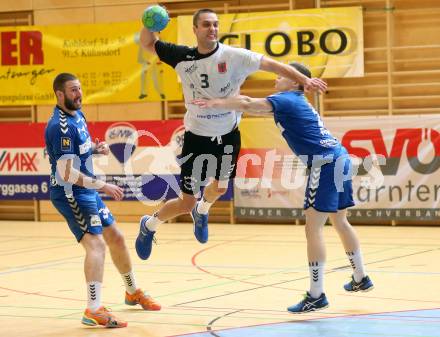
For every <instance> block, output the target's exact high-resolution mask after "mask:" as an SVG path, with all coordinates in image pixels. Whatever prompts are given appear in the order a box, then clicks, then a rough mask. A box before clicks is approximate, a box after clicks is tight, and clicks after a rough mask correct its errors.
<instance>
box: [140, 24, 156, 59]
mask: <svg viewBox="0 0 440 337" xmlns="http://www.w3.org/2000/svg"><path fill="white" fill-rule="evenodd" d="M157 40H159V38H158V37H157V36H156V34H154V33H153V32H150V31H149V30H148V29H147V28H145V27H142V29H141V32H140V37H139V41H140V44H141V46H142V47H143V48H145V49H146V50H147V51H149V52H150V53H153V54H156V49H155V48H154V44H155V43H156V41H157Z"/></svg>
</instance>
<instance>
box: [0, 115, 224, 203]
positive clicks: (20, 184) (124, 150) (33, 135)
mask: <svg viewBox="0 0 440 337" xmlns="http://www.w3.org/2000/svg"><path fill="white" fill-rule="evenodd" d="M44 128H45V124H44V123H35V124H28V123H8V124H5V123H3V124H0V134H1V135H2V137H1V138H0V200H2V199H48V198H49V175H50V165H49V158H48V155H47V153H46V150H45V144H44ZM88 128H89V132H90V135H91V137H92V139H93V140H94V139H96V138H99V139H101V140H105V141H106V142H107V143H108V144H109V147H110V154H109V155H108V156H99V155H94V156H93V167H94V173H95V174H96V175H97V176H99V177H100V178H101V179H103V180H106V181H107V182H110V183H114V184H117V185H119V186H121V187H122V188H123V189H124V200H139V201H143V202H145V203H147V204H149V203H153V204H154V203H157V202H158V201H162V200H165V199H169V198H174V197H176V196H177V195H178V194H179V193H180V187H179V174H180V167H179V165H178V162H177V160H176V158H177V156H178V155H179V154H180V152H181V148H182V143H183V132H184V128H183V125H182V121H181V120H170V121H148V122H116V123H112V122H96V123H93V122H89V123H88ZM231 195H232V188H230V189H229V191H228V193H227V194H226V195H225V196H224V197H223V200H229V199H230V198H231ZM104 197H105V196H104Z"/></svg>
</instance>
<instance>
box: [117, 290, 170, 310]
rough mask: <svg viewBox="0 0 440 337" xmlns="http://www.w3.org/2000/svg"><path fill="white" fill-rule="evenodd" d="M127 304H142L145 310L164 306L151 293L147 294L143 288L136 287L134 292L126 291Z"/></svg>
mask: <svg viewBox="0 0 440 337" xmlns="http://www.w3.org/2000/svg"><path fill="white" fill-rule="evenodd" d="M125 304H128V305H136V304H140V305H141V306H142V308H143V309H144V310H149V311H157V310H160V309H161V308H162V307H161V306H160V304H159V303H157V302H156V301H155V300H154V299H153V298H152V297H151V296H150V295H147V294H145V293H144V292H143V291H142V290H141V289H136V292H135V293H134V294H129V293H127V292H125Z"/></svg>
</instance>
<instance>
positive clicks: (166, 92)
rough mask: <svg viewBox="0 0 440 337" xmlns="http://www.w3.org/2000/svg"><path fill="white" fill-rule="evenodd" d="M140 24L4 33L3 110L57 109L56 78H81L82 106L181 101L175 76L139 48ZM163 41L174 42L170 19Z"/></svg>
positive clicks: (0, 62) (0, 67)
mask: <svg viewBox="0 0 440 337" xmlns="http://www.w3.org/2000/svg"><path fill="white" fill-rule="evenodd" d="M140 26H141V25H140V23H139V22H126V23H112V24H84V25H58V26H23V27H1V28H0V36H1V39H0V52H1V58H0V105H28V104H30V105H32V104H53V103H54V102H55V97H54V94H53V90H52V82H53V79H54V77H55V76H56V75H57V74H58V73H61V72H69V73H73V74H75V75H76V76H78V78H79V79H80V81H81V83H82V89H83V94H84V103H116V102H142V101H159V100H161V99H166V100H178V99H181V98H182V94H181V88H180V85H179V83H178V81H177V75H176V73H175V71H174V70H173V69H172V68H171V67H169V66H168V65H166V64H164V63H162V62H160V61H159V60H158V58H157V56H154V55H152V54H149V53H147V52H145V51H143V50H142V49H141V47H140V46H139V36H138V32H139V30H140ZM161 38H163V39H164V40H166V41H170V42H175V41H176V39H177V23H176V20H175V19H172V20H171V22H170V23H169V24H168V27H167V28H166V29H165V30H164V31H163V32H162V33H161Z"/></svg>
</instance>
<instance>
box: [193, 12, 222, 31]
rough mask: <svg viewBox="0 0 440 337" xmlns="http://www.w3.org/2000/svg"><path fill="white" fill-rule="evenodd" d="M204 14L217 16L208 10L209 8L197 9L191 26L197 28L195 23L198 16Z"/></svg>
mask: <svg viewBox="0 0 440 337" xmlns="http://www.w3.org/2000/svg"><path fill="white" fill-rule="evenodd" d="M204 13H212V14H217V13H216V12H215V11H213V10H212V9H209V8H202V9H199V10H198V11H197V12H195V13H194V15H193V26H195V27H197V22H198V21H199V16H200V14H204Z"/></svg>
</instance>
